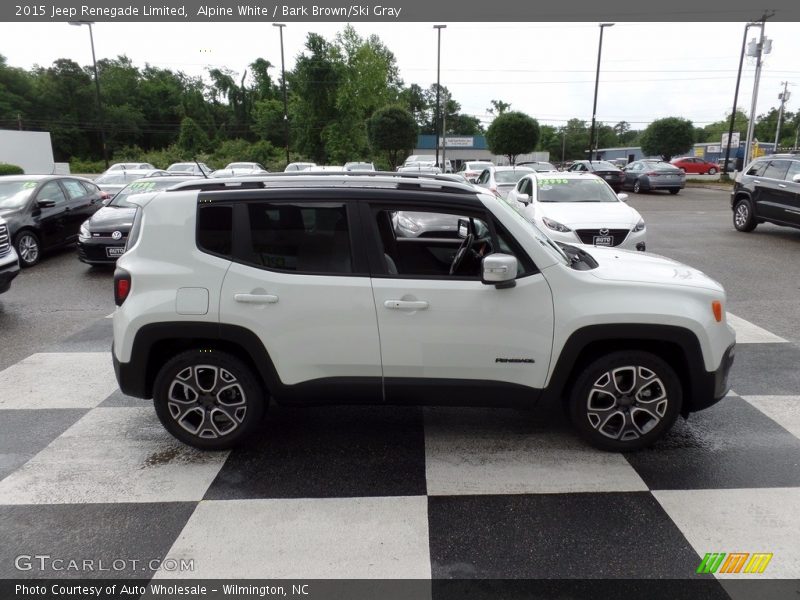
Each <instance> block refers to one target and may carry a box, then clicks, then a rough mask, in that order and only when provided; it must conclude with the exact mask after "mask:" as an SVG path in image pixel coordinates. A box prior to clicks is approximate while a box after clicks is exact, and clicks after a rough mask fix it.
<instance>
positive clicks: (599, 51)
mask: <svg viewBox="0 0 800 600" xmlns="http://www.w3.org/2000/svg"><path fill="white" fill-rule="evenodd" d="M613 26H614V23H600V43H599V44H598V45H597V73H596V74H595V77H594V104H592V129H591V131H589V162H592V155H593V153H594V127H595V126H594V123H595V115H596V113H597V88H598V86H599V85H600V55H601V54H602V53H603V29H605V28H606V27H613Z"/></svg>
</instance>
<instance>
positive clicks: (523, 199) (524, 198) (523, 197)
mask: <svg viewBox="0 0 800 600" xmlns="http://www.w3.org/2000/svg"><path fill="white" fill-rule="evenodd" d="M517 202H522V203H523V204H524V205H525V206H527V205H528V204H530V203H531V197H530V196H529V195H528V194H517Z"/></svg>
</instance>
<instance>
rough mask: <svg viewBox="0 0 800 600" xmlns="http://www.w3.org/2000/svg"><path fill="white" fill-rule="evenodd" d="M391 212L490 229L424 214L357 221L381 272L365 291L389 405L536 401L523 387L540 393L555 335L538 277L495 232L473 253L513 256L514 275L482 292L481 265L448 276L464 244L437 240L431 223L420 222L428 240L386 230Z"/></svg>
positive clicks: (407, 210) (382, 211)
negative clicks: (367, 226) (513, 398)
mask: <svg viewBox="0 0 800 600" xmlns="http://www.w3.org/2000/svg"><path fill="white" fill-rule="evenodd" d="M440 210H442V211H443V212H441V213H439V212H438V211H440ZM395 211H403V214H405V215H408V214H420V213H422V212H426V211H427V212H431V213H436V214H438V215H439V217H441V218H442V219H443V220H446V219H451V220H458V219H459V218H464V219H469V218H470V217H472V218H473V219H474V221H473V223H474V225H473V227H475V228H476V229H477V230H478V231H479V232H486V231H487V230H486V226H487V224H488V222H489V217H488V216H487V215H486V214H485V213H481V212H471V213H470V212H466V213H465V212H463V211H462V212H458V211H455V210H451V211H450V212H444V209H440V208H436V209H432V208H430V205H427V206H424V205H423V206H420V205H415V206H412V205H408V206H407V205H401V204H395V205H393V206H391V207H389V206H387V205H386V204H383V205H373V206H372V207H371V209H370V211H369V212H370V215H369V216H366V215H365V216H364V217H363V218H365V219H366V218H369V219H370V220H371V231H372V236H373V237H374V242H373V244H374V246H376V250H377V254H378V255H379V258H380V261H379V262H381V263H382V264H383V265H385V269H384V270H385V274H376V275H374V276H373V279H372V289H373V293H374V298H375V310H376V311H377V315H378V329H379V332H380V346H381V357H382V362H383V376H384V393H385V396H386V400H387V402H412V403H417V402H422V401H425V402H434V403H437V402H438V403H449V402H453V403H463V402H469V401H470V399H468V398H465V397H461V396H460V395H459V394H473V393H474V394H479V395H483V401H484V402H485V401H487V397H486V393H487V392H490V391H491V390H492V389H495V390H500V389H503V390H505V391H507V392H510V391H523V392H524V393H525V394H529V397H530V400H531V401H534V400H535V399H536V395H535V393H534V392H533V391H532V390H531V389H530V388H536V389H541V388H542V387H543V386H544V382H545V378H546V375H547V370H548V365H549V360H550V350H551V343H552V336H553V303H552V298H551V292H550V288H549V286H548V284H547V282H546V281H545V279H544V277H543V276H542V274H541V273H539V272H538V271H537V270H536V267H535V265H534V264H533V263H532V261H531V260H530V258H528V257H527V256H526V255H525V254H524V251H522V250H521V249H520V248H519V247H518V246H517V244H516V242H514V241H513V239H512V238H511V237H510V235H509V234H508V233H507V232H504V231H502V230H499V231H498V233H499V237H498V236H490V235H489V234H488V233H487V234H486V235H485V236H483V237H482V235H483V234H479V235H478V236H476V237H477V238H478V241H477V242H476V244H475V245H474V246H473V250H474V252H476V253H478V254H480V253H489V252H503V253H513V254H514V255H516V256H517V257H518V260H519V262H520V271H521V273H520V276H519V277H518V279H517V280H516V286H515V287H512V288H508V289H497V288H496V287H495V286H494V285H486V284H483V283H482V282H481V280H480V256H472V255H470V256H469V257H468V259H465V261H467V262H465V263H462V268H461V269H459V270H457V271H456V273H455V274H453V275H451V274H450V273H449V270H450V268H451V264H452V260H453V257H454V255H455V254H456V251H457V250H458V248H459V246H460V245H461V243H462V239H461V238H458V237H455V238H454V237H436V230H435V228H434V227H435V223H436V219H434V218H425V219H420V222H421V223H423V224H425V226H429V227H430V228H431V229H430V232H425V231H422V232H417V235H416V236H415V237H406V236H404V235H403V232H402V231H401V230H400V229H399V228H397V225H396V224H394V225H393V224H392V219H391V216H392V214H393V213H394V212H395ZM408 225H409V224H408V223H406V226H408ZM492 225H493V226H494V227H499V225H498V224H495V223H492ZM428 233H429V234H430V235H428ZM487 241H488V243H487ZM381 254H382V256H380V255H381ZM523 386H524V387H523ZM432 391H433V397H432V396H431V394H430V393H431V392H432ZM448 398H452V399H451V400H450V399H448ZM497 398H498V403H501V399H500V397H499V396H498V397H497ZM479 401H480V400H479ZM488 402H490V403H491V402H492V398H489V399H488Z"/></svg>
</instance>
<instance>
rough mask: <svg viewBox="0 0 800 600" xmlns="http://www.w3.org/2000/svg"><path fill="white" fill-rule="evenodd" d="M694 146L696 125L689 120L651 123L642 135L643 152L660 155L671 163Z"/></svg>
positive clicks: (669, 118)
mask: <svg viewBox="0 0 800 600" xmlns="http://www.w3.org/2000/svg"><path fill="white" fill-rule="evenodd" d="M692 144H694V125H693V124H692V122H691V121H689V120H688V119H681V118H680V117H667V118H665V119H658V120H656V121H653V122H652V123H650V125H648V126H647V129H645V130H644V133H642V139H641V145H642V152H644V154H645V155H647V156H654V155H658V156H660V157H661V158H662V159H663V160H665V161H667V162H669V160H670V159H671V158H672V157H673V156H678V155H680V154H683V153H685V152H687V151H688V150H689V149H690V148H691V147H692Z"/></svg>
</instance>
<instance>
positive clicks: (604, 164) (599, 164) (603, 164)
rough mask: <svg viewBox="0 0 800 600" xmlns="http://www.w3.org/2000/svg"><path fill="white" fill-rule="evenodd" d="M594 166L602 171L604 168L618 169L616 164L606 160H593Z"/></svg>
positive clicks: (596, 169)
mask: <svg viewBox="0 0 800 600" xmlns="http://www.w3.org/2000/svg"><path fill="white" fill-rule="evenodd" d="M592 167H594V170H595V171H602V170H604V169H611V170H612V171H616V170H617V166H616V165H613V164H611V163H610V162H606V161H604V160H593V161H592Z"/></svg>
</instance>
